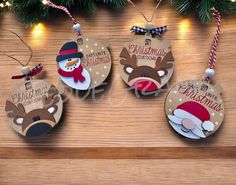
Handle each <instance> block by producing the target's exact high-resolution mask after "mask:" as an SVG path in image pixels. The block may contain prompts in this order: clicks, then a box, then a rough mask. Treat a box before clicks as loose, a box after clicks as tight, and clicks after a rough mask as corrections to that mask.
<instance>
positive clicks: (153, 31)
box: [127, 0, 167, 37]
mask: <svg viewBox="0 0 236 185" xmlns="http://www.w3.org/2000/svg"><path fill="white" fill-rule="evenodd" d="M127 2H129V3H130V4H131V5H132V6H133V7H134V8H135V9H136V10H137V12H139V13H140V14H141V15H142V16H143V18H144V19H145V20H146V22H147V24H146V28H142V27H139V26H133V27H132V28H131V31H132V32H134V33H135V34H141V35H145V34H147V35H152V37H155V36H159V37H161V35H162V34H163V33H164V32H165V31H166V30H167V26H161V27H156V28H154V26H153V24H152V21H153V19H154V16H155V13H156V10H157V9H158V7H159V6H160V4H161V2H162V0H158V1H157V5H156V7H155V9H154V11H153V13H152V17H151V19H150V20H149V19H148V18H147V17H146V16H145V14H144V13H143V12H142V11H141V10H140V9H138V8H137V6H136V5H135V4H134V3H133V1H132V0H127Z"/></svg>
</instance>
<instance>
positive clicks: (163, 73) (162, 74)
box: [157, 70, 166, 77]
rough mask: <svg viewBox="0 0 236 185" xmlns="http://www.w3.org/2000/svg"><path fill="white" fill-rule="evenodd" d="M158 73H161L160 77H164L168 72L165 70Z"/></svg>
mask: <svg viewBox="0 0 236 185" xmlns="http://www.w3.org/2000/svg"><path fill="white" fill-rule="evenodd" d="M157 73H158V74H159V76H160V77H163V76H164V75H165V74H166V73H165V71H162V70H161V71H157Z"/></svg>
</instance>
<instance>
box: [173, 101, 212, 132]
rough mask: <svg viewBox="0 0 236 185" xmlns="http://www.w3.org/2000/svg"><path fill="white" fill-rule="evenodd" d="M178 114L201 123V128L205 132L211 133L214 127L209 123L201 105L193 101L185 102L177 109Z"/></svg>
mask: <svg viewBox="0 0 236 185" xmlns="http://www.w3.org/2000/svg"><path fill="white" fill-rule="evenodd" d="M176 110H178V114H181V115H188V117H189V118H193V120H195V121H196V120H199V121H200V122H202V128H203V129H204V130H206V131H213V130H214V127H215V125H214V124H213V123H212V122H211V121H210V114H209V112H208V110H207V109H206V108H205V107H203V106H202V105H201V104H199V103H197V102H194V101H187V102H184V103H183V104H181V105H179V106H178V107H177V109H176Z"/></svg>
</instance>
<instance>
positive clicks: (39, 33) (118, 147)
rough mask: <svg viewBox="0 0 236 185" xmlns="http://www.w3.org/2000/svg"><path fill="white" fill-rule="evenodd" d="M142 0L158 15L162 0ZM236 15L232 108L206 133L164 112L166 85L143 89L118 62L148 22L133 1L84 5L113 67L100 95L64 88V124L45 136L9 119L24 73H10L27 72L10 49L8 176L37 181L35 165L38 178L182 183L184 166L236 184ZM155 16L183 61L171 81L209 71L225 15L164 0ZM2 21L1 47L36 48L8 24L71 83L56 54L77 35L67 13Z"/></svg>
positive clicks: (222, 73) (37, 57)
mask: <svg viewBox="0 0 236 185" xmlns="http://www.w3.org/2000/svg"><path fill="white" fill-rule="evenodd" d="M137 6H139V7H142V9H143V11H144V12H145V13H146V14H147V16H151V14H152V10H153V7H154V6H155V2H154V1H151V0H148V1H147V0H146V1H138V2H137ZM235 17H236V15H230V16H226V17H224V18H223V22H222V36H221V40H220V44H219V47H218V61H217V65H216V76H215V82H217V84H220V85H221V87H222V89H223V98H224V102H225V114H226V116H225V119H224V122H223V125H222V127H221V128H220V130H219V131H218V132H217V133H216V134H214V135H213V136H211V137H209V138H208V139H206V140H203V141H198V142H193V141H189V140H188V139H185V138H183V137H181V136H179V135H178V134H176V133H175V132H174V131H173V129H172V128H171V127H170V126H169V124H168V123H167V121H166V118H165V114H164V101H165V97H166V92H164V93H161V94H160V95H159V96H158V97H149V98H147V97H143V98H137V97H135V95H134V93H132V92H130V91H129V90H128V89H127V86H126V85H125V83H124V82H123V81H122V79H121V77H120V75H119V67H118V63H119V54H120V51H121V49H122V47H123V46H124V44H125V43H127V42H128V41H131V40H132V39H134V38H135V37H138V36H134V35H133V34H132V33H130V28H131V26H133V25H138V26H144V24H142V23H145V22H144V20H143V19H142V17H141V16H140V15H139V14H137V12H136V11H135V10H134V9H133V8H132V7H130V6H128V7H127V8H125V9H124V10H119V11H117V10H110V9H107V8H105V7H100V8H99V9H98V11H97V12H96V13H95V14H93V15H87V14H83V13H81V14H78V15H77V18H78V20H79V21H80V24H81V25H82V31H83V34H84V35H86V36H88V37H94V38H98V39H99V40H101V41H103V42H104V43H105V44H107V45H109V46H110V50H111V53H112V58H113V68H112V72H111V75H110V78H109V79H108V80H107V83H108V84H107V85H106V86H105V88H104V91H103V92H101V93H100V94H98V95H97V97H96V101H93V100H92V99H91V97H89V98H87V99H85V100H84V99H83V98H79V97H77V96H75V94H73V93H71V92H70V90H69V89H67V90H66V92H65V95H66V97H64V98H67V99H68V101H67V102H66V103H65V105H64V115H63V118H62V120H61V124H60V125H59V126H58V127H57V128H56V129H55V130H54V131H53V132H52V133H50V134H49V135H48V136H46V137H44V138H41V139H34V140H26V139H24V138H22V137H20V136H19V135H18V134H16V133H15V131H14V130H12V129H11V128H10V127H9V125H8V124H7V119H6V117H5V111H4V107H5V100H6V99H7V97H8V94H9V92H10V91H11V89H13V88H14V87H15V85H17V84H18V83H20V80H15V81H14V80H10V78H11V76H12V75H15V74H18V73H19V72H20V70H21V67H20V66H19V65H17V64H16V63H15V62H14V61H11V60H10V59H8V58H7V57H5V56H2V55H1V57H0V85H1V88H0V96H1V98H0V123H1V134H0V158H2V160H1V161H0V184H17V182H18V184H32V181H31V182H30V183H29V182H28V181H27V179H33V178H30V174H31V173H32V177H33V176H37V175H38V174H39V173H41V172H42V171H44V175H45V176H44V175H42V176H40V178H38V179H36V180H35V178H34V183H35V184H43V183H44V184H66V183H67V184H157V183H156V182H158V181H160V182H161V183H166V184H175V181H176V178H178V176H177V173H180V172H181V171H182V172H184V174H181V175H180V177H179V180H180V181H182V182H183V183H185V184H188V183H191V182H192V183H198V184H199V183H205V184H206V183H208V182H209V184H217V183H218V184H221V183H223V182H225V183H228V184H235V181H236V178H235V177H234V176H233V173H234V174H235V170H236V169H235V158H236V145H235V143H236V134H235V131H236V124H235V120H236V112H235V109H236V105H235V102H236V97H235V91H236V75H235V70H236V63H235V56H236V44H235V43H236V37H235V34H236V19H235ZM154 23H155V25H157V26H158V25H165V24H167V25H168V31H167V33H166V34H165V35H164V37H165V38H168V39H170V40H171V42H172V51H173V55H174V57H175V62H176V66H175V72H174V76H173V78H172V80H171V82H170V85H171V86H172V85H174V84H176V83H178V82H180V81H183V80H193V79H199V78H202V77H203V74H204V70H205V69H206V67H207V61H208V56H209V51H210V47H211V42H212V39H213V35H214V33H215V29H216V22H212V23H210V24H208V25H201V24H200V23H199V22H198V20H196V19H195V18H194V17H190V18H186V17H181V16H180V15H179V14H178V13H177V12H176V10H175V8H174V7H171V6H170V5H168V4H165V3H164V4H163V5H162V6H161V8H160V9H159V10H158V14H157V15H156V19H155V21H154ZM0 27H1V29H0V50H3V51H7V52H8V53H9V54H12V55H14V56H16V57H18V58H19V59H22V60H26V59H27V55H28V53H27V50H26V48H25V47H22V45H21V43H20V42H19V41H18V40H17V39H16V38H15V37H14V36H13V35H11V34H10V33H9V32H7V31H5V30H6V29H9V30H14V31H15V32H17V33H19V34H20V35H21V36H22V38H23V39H24V40H25V41H26V42H27V43H29V45H30V46H31V47H32V48H33V50H34V56H33V60H32V63H31V67H33V66H35V65H36V64H38V63H41V64H42V65H43V66H44V70H45V72H44V73H43V74H42V75H40V76H39V77H38V78H42V79H46V80H48V81H49V82H51V83H53V84H54V85H56V86H58V87H61V86H62V82H61V81H60V79H59V77H58V75H57V71H56V69H57V67H56V61H55V58H56V55H57V53H58V51H59V49H60V47H61V45H62V44H63V43H64V42H66V41H68V40H73V39H76V35H75V34H74V33H73V30H72V29H71V22H70V20H69V19H68V18H67V17H66V16H65V15H64V14H59V15H58V16H57V15H56V16H55V17H54V18H52V19H51V20H49V21H44V22H42V23H41V24H40V25H39V26H37V27H36V28H35V27H26V26H24V25H22V24H20V23H19V21H18V20H17V18H16V17H15V15H13V14H11V13H5V14H2V15H1V16H0ZM80 96H82V95H81V94H80ZM16 159H18V160H16ZM52 159H54V160H52ZM69 159H70V160H69ZM79 159H81V160H79ZM86 159H88V160H86ZM98 159H99V160H98ZM116 159H117V160H116ZM118 159H123V160H118ZM136 159H142V160H136ZM143 159H152V160H143ZM154 159H155V160H154ZM161 159H163V160H161ZM166 166H169V168H167V167H166ZM194 166H196V168H194V169H193V167H194ZM209 166H211V167H212V168H211V169H209ZM33 167H35V168H34V170H33V171H32V170H31V169H32V168H33ZM65 168H66V169H65ZM199 168H200V169H203V171H201V172H200V173H201V174H200V175H198V174H197V173H196V171H197V169H199ZM63 169H65V173H64V170H63ZM130 169H133V171H132V170H131V171H130ZM168 169H169V170H168ZM189 169H191V170H189ZM45 170H46V171H45ZM110 170H111V172H110ZM187 171H188V172H189V174H188V178H186V175H185V174H186V173H187ZM77 172H78V173H77ZM109 172H110V173H109ZM77 174H78V176H77ZM24 177H25V178H24ZM37 177H38V176H37ZM119 177H121V178H119ZM48 179H49V180H48ZM47 180H48V181H47ZM40 182H42V183H40ZM68 182H69V183H68ZM111 182H112V183H111Z"/></svg>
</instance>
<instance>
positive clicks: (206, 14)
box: [170, 0, 236, 23]
mask: <svg viewBox="0 0 236 185" xmlns="http://www.w3.org/2000/svg"><path fill="white" fill-rule="evenodd" d="M170 2H171V4H173V5H174V6H176V7H177V11H178V12H180V13H181V14H185V15H187V14H189V13H195V14H196V15H198V17H199V19H200V20H201V22H202V23H207V22H208V21H210V20H211V19H212V15H211V13H210V8H212V7H215V8H216V9H217V10H218V11H219V12H220V13H222V14H228V13H231V12H235V11H236V2H232V1H231V0H170Z"/></svg>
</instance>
